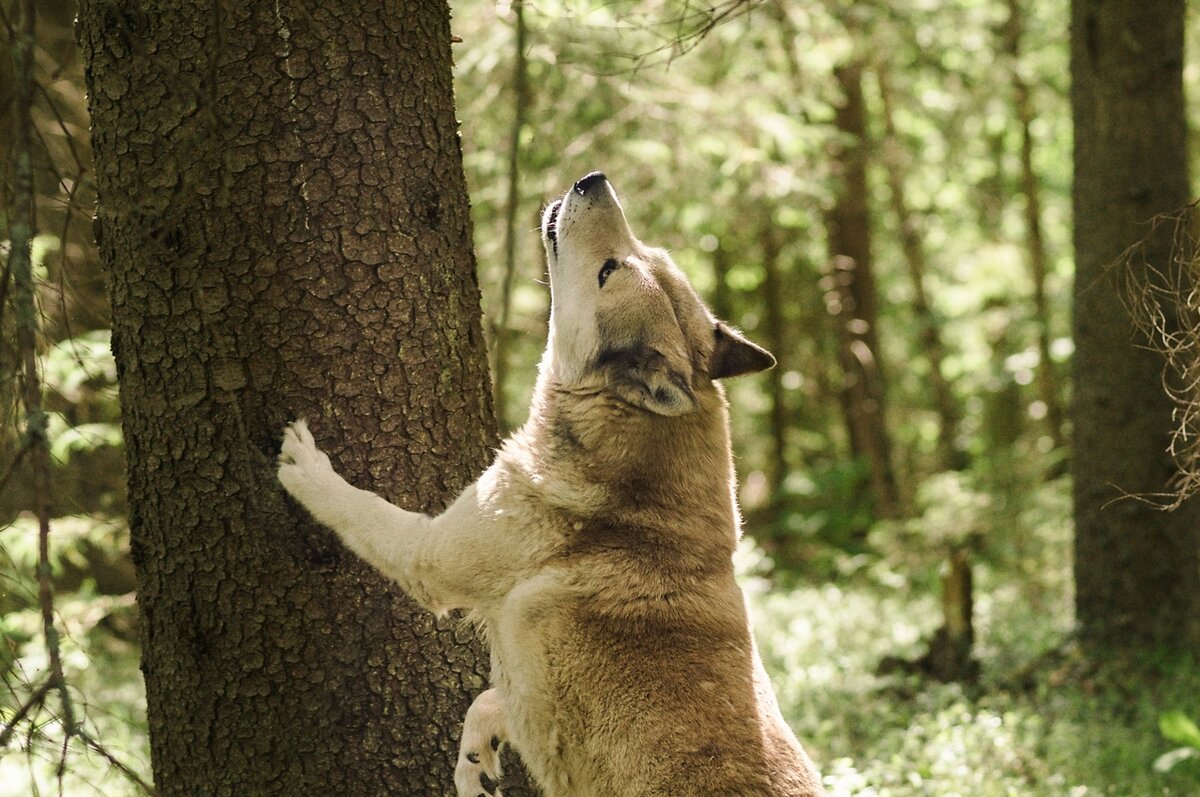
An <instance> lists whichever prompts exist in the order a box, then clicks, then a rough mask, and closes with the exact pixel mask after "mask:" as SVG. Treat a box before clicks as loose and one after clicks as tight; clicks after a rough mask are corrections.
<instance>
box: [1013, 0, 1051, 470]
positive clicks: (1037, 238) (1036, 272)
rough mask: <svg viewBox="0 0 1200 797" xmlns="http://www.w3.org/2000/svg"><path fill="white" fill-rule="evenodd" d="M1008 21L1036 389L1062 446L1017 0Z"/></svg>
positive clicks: (1039, 193)
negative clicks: (1034, 335) (1034, 323)
mask: <svg viewBox="0 0 1200 797" xmlns="http://www.w3.org/2000/svg"><path fill="white" fill-rule="evenodd" d="M1007 2H1008V15H1009V16H1008V21H1007V22H1006V23H1005V30H1004V39H1005V46H1006V49H1007V50H1008V55H1009V57H1010V58H1011V60H1012V63H1011V64H1010V67H1011V70H1012V88H1013V103H1014V104H1015V106H1016V110H1017V120H1018V121H1019V122H1020V125H1021V193H1022V194H1023V195H1024V197H1025V239H1026V248H1027V251H1028V255H1029V276H1030V279H1031V280H1032V282H1033V311H1034V314H1035V315H1036V317H1037V329H1038V332H1037V348H1038V368H1037V392H1038V398H1039V399H1040V400H1041V402H1042V404H1044V405H1045V408H1046V416H1045V418H1046V430H1047V431H1048V432H1049V433H1050V439H1051V440H1052V441H1053V442H1054V447H1055V448H1062V446H1063V442H1064V441H1063V410H1062V402H1061V400H1060V399H1059V389H1058V375H1057V374H1056V373H1055V370H1054V361H1053V360H1051V359H1050V306H1049V303H1048V302H1047V300H1046V272H1047V256H1046V241H1045V238H1044V237H1043V236H1042V189H1041V184H1040V183H1039V181H1038V176H1037V172H1035V171H1034V170H1033V134H1032V132H1031V128H1032V125H1033V103H1032V100H1031V99H1030V91H1029V85H1028V84H1027V83H1026V82H1025V78H1024V77H1023V76H1022V75H1021V71H1020V57H1021V37H1022V36H1023V34H1024V18H1023V16H1022V13H1021V4H1020V0H1007Z"/></svg>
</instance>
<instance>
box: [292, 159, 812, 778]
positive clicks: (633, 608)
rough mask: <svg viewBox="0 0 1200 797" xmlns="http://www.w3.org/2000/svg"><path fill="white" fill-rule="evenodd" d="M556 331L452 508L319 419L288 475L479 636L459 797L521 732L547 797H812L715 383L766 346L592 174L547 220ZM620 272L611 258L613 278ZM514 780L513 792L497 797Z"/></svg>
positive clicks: (329, 518)
mask: <svg viewBox="0 0 1200 797" xmlns="http://www.w3.org/2000/svg"><path fill="white" fill-rule="evenodd" d="M543 241H544V243H545V245H546V250H547V260H548V262H549V267H550V279H551V296H552V313H551V332H550V339H549V342H548V345H547V348H546V353H545V355H544V357H543V360H542V364H541V368H540V371H539V377H538V382H537V386H536V389H535V396H534V400H533V404H532V407H531V408H530V416H529V420H528V422H527V423H526V424H525V426H524V427H522V428H521V429H520V430H519V431H518V432H516V433H515V434H514V435H513V436H512V437H511V438H509V439H508V440H507V441H506V442H505V443H504V445H503V447H502V448H501V450H500V452H499V455H498V456H497V458H496V461H495V462H494V463H493V464H492V466H491V467H490V468H488V469H487V471H485V472H484V474H483V475H482V476H480V478H479V479H478V481H476V482H475V484H473V485H472V486H470V487H468V488H467V489H466V490H465V491H464V492H463V493H462V495H460V496H459V497H458V499H457V500H456V501H455V502H454V503H453V504H452V505H451V506H450V507H449V508H448V509H447V510H446V511H445V512H443V513H442V514H441V515H438V516H437V517H429V516H426V515H422V514H417V513H413V512H408V511H405V510H403V509H400V508H399V507H396V506H393V505H391V504H389V503H388V502H387V501H385V500H384V499H382V498H380V497H379V496H377V495H375V494H373V493H370V492H367V491H365V490H360V489H357V488H355V487H353V486H351V485H350V484H348V483H347V482H345V481H344V480H343V479H342V478H341V477H340V476H338V475H337V473H335V472H334V470H333V468H332V466H331V465H330V462H329V459H328V457H327V456H326V455H325V454H323V453H322V452H321V451H320V450H319V449H318V448H317V447H316V444H315V442H314V440H313V437H312V435H311V434H310V432H309V430H308V428H307V426H306V425H305V423H304V422H303V421H300V422H297V423H295V424H293V425H292V426H291V427H290V428H289V429H288V430H287V431H286V433H285V435H284V443H283V451H282V454H281V456H280V466H279V479H280V481H281V482H282V484H283V486H284V487H285V488H286V489H287V491H288V492H289V493H290V494H291V495H292V496H293V497H294V498H295V499H296V500H297V501H299V502H300V503H301V504H302V505H304V507H306V508H307V509H308V510H309V512H311V513H312V515H313V517H315V518H316V519H317V520H318V521H320V522H321V523H323V524H325V525H327V526H329V527H330V528H332V529H333V530H334V531H336V532H337V534H338V536H339V537H341V539H342V541H343V542H344V543H345V544H346V545H347V546H348V547H349V548H350V549H351V550H353V551H354V552H355V553H357V554H358V555H359V556H360V557H362V558H363V559H365V560H366V561H367V562H369V563H370V564H372V565H373V566H375V567H376V568H378V569H379V570H380V571H382V572H383V573H384V574H386V575H388V576H389V577H391V578H393V579H395V580H396V581H397V582H398V583H399V584H400V585H401V586H402V587H403V588H404V589H405V590H406V591H407V592H408V593H409V594H411V595H412V596H413V597H414V598H416V599H417V600H418V601H419V602H420V603H421V604H422V605H424V606H426V607H427V608H429V609H430V610H431V611H434V612H438V613H443V612H446V611H448V610H451V609H465V610H468V611H470V612H471V613H472V616H473V617H474V618H476V619H477V620H478V622H479V623H480V625H481V627H482V628H483V629H484V631H485V633H486V637H487V639H488V642H489V644H490V646H491V650H492V665H493V669H492V680H493V688H492V689H490V690H488V691H487V692H484V693H483V695H481V696H480V697H479V698H478V699H477V700H476V701H475V703H474V704H473V705H472V707H471V709H470V711H469V712H468V714H467V718H466V721H465V723H464V729H463V741H462V750H461V752H460V756H459V761H458V769H457V772H456V775H455V782H456V788H457V789H458V793H459V795H460V797H477V795H480V794H483V793H485V792H489V791H492V790H494V789H495V786H494V784H495V783H496V782H497V781H499V780H500V777H501V773H500V771H499V758H498V755H497V753H496V747H497V746H498V744H499V743H501V742H503V741H507V742H509V743H511V744H512V745H513V746H515V747H516V749H517V751H518V752H519V753H520V754H521V756H522V758H523V759H524V760H525V762H526V764H527V765H528V767H529V770H530V772H531V774H532V775H533V776H534V778H535V779H536V780H537V782H538V784H539V785H540V786H541V788H542V790H543V791H544V793H545V795H546V797H683V796H684V795H705V797H807V796H808V795H820V794H823V793H824V792H823V790H822V789H821V786H820V779H819V776H818V775H817V772H816V770H815V768H814V767H813V765H812V763H811V761H810V760H809V758H808V756H807V755H806V754H805V753H804V751H803V750H802V749H801V747H800V745H799V744H798V743H797V741H796V739H795V737H794V736H793V735H792V732H791V731H790V730H789V729H788V727H787V725H786V724H785V723H784V721H783V719H782V717H781V716H780V714H779V710H778V708H777V707H776V703H775V698H774V695H773V693H772V691H771V687H770V684H769V683H768V681H767V677H766V674H765V672H764V670H763V668H762V665H761V663H760V661H759V657H758V653H757V651H756V649H755V647H754V641H753V638H752V636H751V633H750V627H749V622H748V620H747V615H746V608H745V603H744V600H743V596H742V593H741V590H740V589H739V588H738V586H737V584H736V583H735V581H734V574H733V565H732V560H731V557H732V554H733V551H734V547H735V546H736V544H737V539H738V535H739V533H740V530H739V526H740V519H739V517H738V512H737V507H736V503H735V500H734V474H733V467H732V458H731V452H730V444H729V429H728V410H727V406H726V402H725V397H724V393H723V392H722V390H721V387H720V385H719V383H718V382H716V381H714V378H716V377H723V376H731V375H736V374H738V373H744V372H748V371H752V370H761V368H764V367H769V365H770V364H771V363H772V362H773V360H772V359H771V357H770V355H769V354H767V353H766V352H764V351H762V350H761V349H759V348H757V347H756V346H754V345H753V344H751V343H749V342H747V341H745V340H744V339H743V338H741V337H740V336H739V335H738V334H737V333H736V332H734V331H733V330H731V329H729V328H728V327H726V326H724V325H723V324H720V323H719V322H718V321H717V320H716V319H714V318H713V317H712V316H711V314H710V313H709V311H708V309H707V308H705V307H704V305H703V304H702V303H701V302H700V301H699V299H698V298H697V297H696V294H695V292H694V291H693V290H692V288H691V286H690V285H689V284H688V283H687V280H686V279H685V278H684V276H683V274H682V273H681V272H680V271H679V270H678V269H677V268H676V267H675V265H674V264H673V263H671V261H670V258H669V257H668V256H667V254H666V253H665V252H663V251H661V250H657V249H653V248H650V247H647V246H645V245H644V244H642V243H641V242H640V241H638V240H637V239H636V238H635V237H634V236H633V234H632V233H631V232H630V230H629V227H628V224H627V223H626V221H625V216H624V213H623V211H622V209H621V206H620V203H619V201H618V199H617V197H616V194H615V192H614V191H613V190H612V188H611V186H610V185H609V184H608V182H607V180H605V179H604V178H603V177H602V176H595V175H591V176H589V177H588V178H585V179H584V180H582V181H580V182H579V183H577V184H576V186H575V188H573V189H572V190H571V191H569V192H567V195H566V197H564V200H563V201H562V202H559V203H555V204H554V205H552V206H551V207H550V208H549V209H548V210H547V213H546V214H545V217H544V220H543ZM602 272H603V273H602ZM495 793H496V794H499V792H498V791H497V792H495Z"/></svg>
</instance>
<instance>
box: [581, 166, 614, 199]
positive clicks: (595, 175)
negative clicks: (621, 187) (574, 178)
mask: <svg viewBox="0 0 1200 797" xmlns="http://www.w3.org/2000/svg"><path fill="white" fill-rule="evenodd" d="M607 180H608V178H607V177H605V176H604V172H591V173H590V174H588V175H587V176H585V177H583V178H582V179H581V180H580V181H579V182H577V183H575V193H577V194H579V195H580V196H582V195H584V194H586V193H587V192H588V189H590V188H591V187H592V186H594V185H599V184H600V183H603V182H606V181H607Z"/></svg>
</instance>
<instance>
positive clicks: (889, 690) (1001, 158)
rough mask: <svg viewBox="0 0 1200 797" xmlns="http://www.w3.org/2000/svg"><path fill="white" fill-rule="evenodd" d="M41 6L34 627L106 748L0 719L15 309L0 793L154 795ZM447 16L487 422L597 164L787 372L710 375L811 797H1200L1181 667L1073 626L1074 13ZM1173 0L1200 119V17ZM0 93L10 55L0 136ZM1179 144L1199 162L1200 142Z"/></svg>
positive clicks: (87, 305) (929, 6) (9, 348)
mask: <svg viewBox="0 0 1200 797" xmlns="http://www.w3.org/2000/svg"><path fill="white" fill-rule="evenodd" d="M5 5H7V4H5ZM37 9H38V15H39V16H38V41H37V47H36V51H35V56H36V75H37V86H36V95H35V98H34V105H33V110H34V118H35V122H36V136H35V152H36V154H37V157H36V161H35V164H34V166H35V172H34V173H35V179H36V184H35V187H36V193H37V218H38V226H37V231H38V237H37V239H36V241H35V246H34V250H33V258H34V269H35V278H36V285H37V301H38V311H39V315H40V318H41V338H40V339H39V347H38V355H39V358H40V367H41V373H42V377H43V380H44V385H45V402H46V407H47V409H48V410H49V413H50V414H49V429H48V432H49V436H50V441H51V453H52V457H53V475H52V484H51V488H52V501H51V503H52V506H53V510H54V515H55V517H54V521H53V534H52V535H51V544H52V562H53V581H54V587H55V591H56V598H55V604H54V608H55V612H56V613H57V620H58V623H59V626H60V629H61V632H62V639H61V644H62V652H63V657H64V658H63V666H64V668H65V671H66V676H67V680H68V683H69V685H70V689H71V692H72V694H73V696H74V699H75V703H76V710H77V711H78V712H79V714H80V715H81V717H80V719H81V720H82V721H83V723H84V727H85V728H87V729H88V734H89V737H90V738H92V739H94V740H97V741H98V742H100V743H101V744H97V745H95V746H93V747H91V748H88V747H87V746H85V747H84V749H80V750H76V751H74V752H73V753H72V754H71V755H70V756H69V757H67V756H64V741H63V732H62V728H61V718H60V717H58V716H57V715H56V714H55V713H54V712H53V711H49V710H47V711H42V712H39V711H37V710H35V711H33V712H32V714H31V716H30V717H17V716H16V712H17V711H18V708H19V707H21V706H24V705H26V704H27V701H28V697H29V694H30V692H31V690H33V689H35V688H36V684H37V683H39V681H38V677H39V673H41V672H43V671H44V670H45V668H46V666H47V662H46V652H45V651H46V646H45V643H44V638H43V631H42V628H43V626H42V616H41V609H40V606H39V602H38V598H37V590H38V586H37V579H36V567H37V558H38V551H37V545H38V534H37V521H36V518H35V517H34V516H33V515H32V514H31V513H30V512H29V509H30V507H31V505H32V500H33V485H32V484H31V482H30V479H29V476H28V472H27V470H26V469H24V468H23V467H22V462H21V460H22V457H23V451H24V448H23V447H22V441H21V437H20V431H19V430H20V427H21V412H22V410H21V406H20V401H19V399H20V385H19V382H18V380H17V376H16V374H17V358H18V351H17V348H16V345H15V343H14V341H15V337H14V335H13V328H14V320H13V313H12V311H11V310H10V309H9V308H8V306H7V305H5V308H4V311H3V316H2V317H0V326H2V330H3V345H2V347H0V376H2V381H0V398H2V400H3V404H2V406H0V524H3V528H2V530H0V551H2V553H0V557H2V560H0V631H2V632H3V644H2V645H0V673H3V678H4V682H3V687H2V689H0V720H3V722H4V723H5V728H6V730H8V729H10V728H11V732H10V733H7V734H6V738H4V740H3V741H4V744H3V746H0V795H3V796H4V797H7V796H8V795H13V797H16V795H26V794H29V793H31V792H33V793H40V794H48V793H56V792H60V791H61V792H62V793H67V794H80V795H82V794H103V795H114V794H123V793H126V792H128V793H138V789H137V786H136V784H135V783H134V781H133V780H131V779H130V777H129V776H128V772H125V771H123V770H124V769H128V770H130V771H132V772H133V773H137V774H139V775H140V776H141V777H142V778H144V779H146V780H149V778H150V774H149V747H148V739H147V733H146V717H145V696H144V687H143V684H142V678H141V674H140V673H139V671H138V656H139V650H138V643H137V640H138V636H137V632H136V623H137V618H136V606H135V600H134V594H133V589H134V581H133V567H132V563H131V560H130V557H129V550H128V549H129V543H128V525H127V504H126V500H125V495H124V491H123V470H122V468H123V454H122V433H121V427H120V407H119V404H118V398H117V386H116V368H115V365H114V361H113V358H112V354H111V352H110V351H109V332H108V329H109V328H110V322H109V320H108V319H109V314H108V308H107V297H106V295H105V289H104V277H103V273H102V269H101V267H100V264H99V260H98V256H97V253H96V247H95V244H94V242H93V232H92V226H91V216H92V214H93V209H94V202H95V186H94V183H93V179H92V168H91V163H90V148H89V139H88V128H89V123H88V117H87V109H86V102H85V89H84V75H83V66H82V61H81V57H80V55H79V53H78V51H77V46H76V41H75V34H74V27H73V20H74V16H75V14H76V8H75V3H74V2H73V0H39V2H38V3H37ZM5 13H8V12H7V11H6V12H5ZM453 13H454V19H453V29H454V32H455V34H456V36H458V37H459V38H461V42H460V43H457V44H455V50H454V52H455V57H456V62H457V64H456V74H455V79H456V82H455V90H456V93H457V103H458V114H459V118H460V120H461V125H462V127H461V130H462V141H463V147H464V158H465V166H466V172H467V178H468V182H469V185H470V193H471V200H472V213H473V220H474V231H475V244H476V251H477V254H478V263H479V279H480V285H481V288H482V291H483V298H484V309H485V327H486V330H487V333H488V337H489V351H490V357H491V365H492V372H493V376H494V380H495V385H496V387H495V407H496V411H497V415H498V417H499V420H500V424H501V427H502V429H504V430H509V429H512V428H515V427H516V426H518V425H520V423H521V422H522V421H523V419H524V416H525V412H526V404H527V401H528V398H529V395H530V391H531V388H532V384H533V377H534V374H535V367H536V362H537V359H538V356H539V354H540V351H541V348H542V345H543V341H544V337H545V331H546V319H547V311H548V306H547V302H548V291H547V288H546V283H545V279H546V277H545V273H544V264H543V259H542V253H541V251H540V244H539V241H538V236H537V234H536V227H537V220H538V216H539V213H540V210H541V209H542V207H543V206H544V204H545V203H546V202H547V201H548V200H549V199H550V198H553V197H554V196H556V195H558V194H560V193H561V192H562V191H563V190H564V188H565V187H566V186H567V185H569V184H570V182H571V181H572V180H574V179H576V178H577V177H579V176H580V175H582V174H584V173H585V172H587V171H589V170H592V169H601V170H604V171H605V172H606V173H607V174H608V176H609V178H610V179H611V180H612V181H613V183H614V185H615V186H616V188H617V190H618V191H619V192H620V193H621V195H622V197H623V198H624V200H625V203H626V206H627V212H628V214H629V216H630V222H631V225H632V227H633V229H634V230H635V231H636V232H637V233H638V234H639V235H640V236H641V237H642V238H643V239H645V240H647V241H649V242H652V243H654V244H658V245H662V246H666V247H668V248H669V249H670V250H671V251H672V253H673V255H674V257H675V259H676V261H677V262H678V263H679V264H680V266H681V267H683V268H684V269H685V270H686V271H687V272H688V274H689V275H690V277H691V279H692V280H693V282H694V284H695V285H696V286H697V288H698V289H699V290H700V291H701V293H702V294H703V295H704V296H705V297H706V298H707V300H708V301H709V303H710V304H711V305H712V307H713V308H714V310H715V311H716V312H717V314H718V315H720V316H722V317H724V318H726V319H728V320H729V321H731V322H733V323H734V324H736V325H738V326H740V327H741V328H742V329H744V330H745V331H746V332H747V333H748V334H749V335H750V336H751V337H752V338H753V339H755V340H757V341H758V342H760V343H762V344H763V345H765V346H766V347H767V348H769V349H771V350H772V351H773V352H774V353H775V355H776V357H777V358H778V359H779V366H778V367H777V368H776V369H774V370H772V371H770V372H767V373H765V374H761V375H757V376H755V377H752V378H746V379H742V380H737V381H734V382H732V383H731V384H729V385H728V390H729V395H730V402H731V405H732V413H733V418H732V423H733V434H734V448H735V452H736V458H737V468H738V472H739V477H740V498H741V503H742V507H743V511H744V514H745V518H746V542H745V544H744V545H743V547H742V549H741V551H740V552H739V566H740V568H741V571H742V574H743V583H744V585H745V586H746V588H747V589H748V591H749V592H750V594H751V596H752V607H753V611H754V621H755V626H756V630H757V633H758V635H759V644H760V647H761V649H762V652H763V655H764V657H765V659H766V662H767V666H768V669H769V670H770V671H771V674H772V678H773V680H774V683H775V686H776V689H777V691H778V693H779V696H780V699H781V703H782V706H783V709H784V713H785V715H786V716H787V718H788V720H789V721H790V722H791V723H792V725H793V727H794V728H795V730H796V732H797V734H798V735H799V736H800V737H801V739H803V740H804V741H805V743H806V744H807V745H808V746H809V748H810V751H811V752H812V754H813V757H814V758H815V759H816V760H817V762H818V764H819V765H820V767H821V769H822V771H823V774H824V775H825V777H826V780H827V784H828V786H829V788H830V790H831V792H832V793H834V794H880V795H884V794H886V795H952V794H963V795H966V794H969V795H980V796H982V795H1026V794H1030V795H1073V796H1074V797H1080V796H1082V795H1098V794H1118V795H1159V794H1172V795H1186V794H1198V793H1200V754H1198V753H1197V751H1198V750H1200V731H1198V730H1197V729H1196V726H1195V724H1194V720H1195V719H1197V718H1200V665H1198V663H1197V657H1196V656H1195V651H1194V650H1193V651H1191V652H1190V654H1189V652H1188V651H1184V652H1183V654H1182V655H1180V654H1178V653H1177V652H1176V653H1170V652H1167V651H1166V650H1165V649H1162V648H1158V647H1156V646H1152V645H1146V646H1141V647H1137V646H1133V647H1131V648H1129V649H1126V650H1125V651H1123V652H1122V653H1121V655H1114V656H1113V657H1111V658H1107V659H1103V660H1101V659H1098V658H1097V657H1095V656H1091V655H1085V654H1086V651H1085V650H1084V649H1083V648H1081V647H1080V646H1079V645H1078V644H1077V642H1076V637H1075V627H1076V619H1075V612H1074V586H1075V585H1074V582H1073V576H1072V565H1073V562H1072V532H1073V521H1072V503H1071V478H1070V458H1071V449H1070V440H1071V435H1072V419H1071V415H1070V412H1069V407H1070V401H1071V389H1072V383H1071V377H1070V370H1069V363H1070V360H1071V357H1072V353H1073V351H1074V346H1073V342H1072V334H1071V329H1072V327H1071V297H1072V279H1073V274H1074V268H1073V252H1072V233H1071V224H1072V209H1071V183H1072V127H1071V104H1070V97H1069V81H1070V77H1069V53H1070V46H1069V36H1068V27H1069V18H1070V9H1069V5H1068V2H1067V0H1039V1H1038V2H1032V0H954V2H943V1H941V0H898V1H897V2H854V3H851V2H841V1H840V0H814V1H813V2H773V1H770V0H768V1H764V2H750V3H747V2H735V3H728V4H723V3H721V2H717V3H716V4H715V5H713V6H711V7H709V6H705V7H704V8H700V7H698V6H692V5H690V4H685V3H678V2H670V1H669V0H644V1H643V2H636V3H634V2H601V1H600V0H561V1H560V0H539V2H529V3H520V2H519V1H518V0H511V1H510V2H499V3H496V2H476V1H475V0H459V2H456V3H454V4H453ZM1186 13H1187V15H1188V16H1187V31H1188V36H1189V38H1188V45H1189V48H1188V60H1187V62H1186V67H1185V69H1184V77H1185V86H1186V90H1187V92H1188V94H1189V95H1190V96H1191V97H1193V98H1197V97H1200V10H1198V9H1197V8H1196V7H1195V6H1194V5H1192V6H1190V7H1188V8H1187V11H1186ZM9 18H10V19H11V14H10V16H9ZM5 24H7V23H5ZM0 35H7V36H8V37H9V41H11V35H12V34H11V28H10V29H9V33H8V34H2V33H0ZM12 78H13V75H12V72H11V64H10V62H9V59H7V58H5V59H4V62H3V64H0V102H3V103H4V104H3V105H2V106H0V114H6V113H7V112H8V109H9V108H10V103H9V98H10V97H11V95H12ZM1189 108H1190V112H1191V120H1190V121H1191V125H1190V126H1191V129H1192V130H1193V131H1200V104H1197V103H1195V102H1193V103H1192V104H1191V105H1190V106H1189ZM4 129H5V130H7V129H8V127H7V122H6V126H5V128H4ZM8 144H9V142H8V140H7V139H6V140H5V141H4V142H3V144H0V148H5V149H6V148H7V147H8ZM1190 150H1191V162H1192V163H1193V164H1196V163H1200V135H1197V134H1195V133H1193V135H1192V137H1191V139H1190ZM5 160H6V162H7V161H8V159H7V157H6V159H5ZM5 180H6V182H5V185H6V189H5V193H6V195H7V194H8V191H9V189H8V187H7V186H9V185H10V183H11V175H9V174H6V175H5ZM362 190H363V191H369V190H371V189H370V187H369V186H364V187H363V188H362ZM5 212H6V211H5V210H2V209H0V214H3V213H5ZM4 226H5V229H7V223H6V224H5V225H4ZM847 255H849V257H847ZM8 284H9V282H8V279H7V272H6V279H5V281H4V283H3V290H4V291H5V292H7V288H8ZM5 301H7V297H5ZM849 314H853V317H854V318H863V317H866V318H868V319H869V324H867V325H866V326H863V327H859V326H856V325H854V324H850V325H847V324H845V323H842V322H843V321H844V319H845V317H847V316H848V315H849ZM1138 342H1139V341H1137V340H1135V339H1133V338H1130V345H1136V344H1137V343H1138ZM864 351H865V352H867V356H863V352H864ZM18 719H21V720H29V721H28V722H19V723H18V722H15V721H16V720H18ZM64 760H65V761H66V764H65V766H64V765H63V764H62V762H63V761H64ZM114 761H118V762H121V766H120V767H117V766H114Z"/></svg>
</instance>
